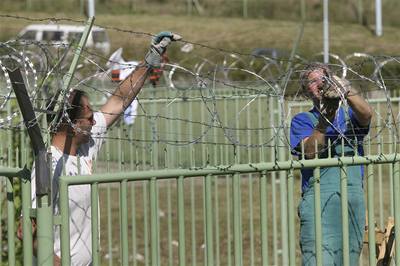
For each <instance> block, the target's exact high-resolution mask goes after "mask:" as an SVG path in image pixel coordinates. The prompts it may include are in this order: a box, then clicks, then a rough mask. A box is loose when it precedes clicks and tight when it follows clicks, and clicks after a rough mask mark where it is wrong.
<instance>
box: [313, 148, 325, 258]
mask: <svg viewBox="0 0 400 266" xmlns="http://www.w3.org/2000/svg"><path fill="white" fill-rule="evenodd" d="M315 147H316V148H315V158H318V150H317V141H316V143H315ZM320 175H321V171H320V167H315V168H314V179H315V180H314V221H315V255H316V256H315V258H316V263H317V265H323V260H322V226H321V183H320V181H321V180H320V177H321V176H320Z"/></svg>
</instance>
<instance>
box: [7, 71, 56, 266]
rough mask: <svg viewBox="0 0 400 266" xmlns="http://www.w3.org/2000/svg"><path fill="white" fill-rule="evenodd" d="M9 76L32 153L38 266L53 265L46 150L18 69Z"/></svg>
mask: <svg viewBox="0 0 400 266" xmlns="http://www.w3.org/2000/svg"><path fill="white" fill-rule="evenodd" d="M8 74H9V76H10V79H11V83H12V86H13V89H14V92H15V96H16V98H17V101H18V105H19V106H20V109H21V113H22V116H23V118H24V122H25V126H26V128H27V130H28V134H29V137H30V139H31V141H32V146H33V150H34V153H35V167H36V170H35V174H36V198H37V219H36V220H37V222H36V223H37V233H36V237H37V241H38V254H37V258H38V265H53V215H52V214H53V213H52V208H51V201H50V198H51V191H50V189H51V182H50V168H49V164H48V163H49V161H48V157H47V151H46V147H45V145H44V142H43V138H42V135H41V132H40V128H39V126H38V123H37V120H36V117H35V112H34V111H33V106H32V103H31V101H30V99H29V95H28V92H27V90H26V87H25V83H24V79H23V77H22V74H21V71H20V70H19V68H17V69H15V70H13V71H10V70H8Z"/></svg>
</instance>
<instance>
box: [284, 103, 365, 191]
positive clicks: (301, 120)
mask: <svg viewBox="0 0 400 266" xmlns="http://www.w3.org/2000/svg"><path fill="white" fill-rule="evenodd" d="M346 112H347V114H346ZM319 117H320V113H319V112H318V110H317V108H316V107H314V108H313V109H311V110H310V111H309V112H302V113H298V114H296V115H295V116H294V117H293V119H292V122H291V125H290V146H291V150H292V154H294V155H300V154H301V141H302V140H303V139H305V138H307V137H309V136H311V134H312V133H313V131H314V128H315V121H313V119H312V118H314V120H316V121H318V119H319ZM346 120H347V121H346ZM368 131H369V126H368V127H362V126H361V125H360V124H359V123H358V121H357V119H356V117H355V115H354V111H353V110H352V109H351V108H348V109H347V110H345V109H344V108H343V107H340V109H339V111H338V113H337V115H336V117H335V120H334V121H333V126H328V127H327V129H326V134H325V136H326V138H327V139H326V143H328V138H329V139H330V140H331V144H336V143H337V144H339V145H340V144H341V141H342V140H341V139H342V138H341V136H342V135H344V136H345V139H346V140H347V141H351V142H352V143H351V145H352V146H355V144H356V142H357V146H358V155H361V156H362V155H364V149H363V146H362V143H363V139H364V137H365V135H367V134H368ZM332 156H335V155H334V154H333V155H332ZM362 171H363V170H362ZM312 175H313V169H311V168H308V169H302V171H301V176H302V188H303V191H304V189H305V188H307V187H308V186H309V184H308V180H309V179H310V177H311V176H312Z"/></svg>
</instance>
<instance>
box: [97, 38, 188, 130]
mask: <svg viewBox="0 0 400 266" xmlns="http://www.w3.org/2000/svg"><path fill="white" fill-rule="evenodd" d="M180 39H181V37H180V36H179V35H177V34H174V33H172V32H166V31H164V32H160V33H159V34H157V35H156V36H155V37H154V38H153V40H152V43H151V45H150V49H149V52H148V53H147V54H146V57H145V59H144V61H143V63H142V64H140V65H139V66H138V67H136V69H135V70H134V71H133V72H132V73H131V74H130V75H129V76H128V77H127V78H126V79H125V80H123V81H122V82H121V83H120V84H119V85H118V87H117V88H116V90H115V91H114V92H113V94H112V95H111V96H110V97H109V98H108V99H107V102H106V103H105V104H104V105H103V106H102V107H101V108H100V111H101V112H102V113H103V114H104V116H105V119H106V124H107V127H110V126H111V125H112V124H113V123H114V122H115V121H116V120H117V119H118V118H119V117H120V115H121V114H122V113H123V112H124V111H125V109H126V108H127V107H128V106H129V105H130V104H131V103H132V101H133V100H134V99H135V97H136V96H137V95H138V93H139V92H140V90H141V89H142V87H143V84H144V82H145V80H146V78H147V76H148V74H149V71H150V69H152V68H153V67H159V66H160V65H161V60H162V58H161V57H162V55H163V54H164V53H165V51H166V50H167V47H168V45H169V44H170V43H171V42H172V41H176V40H180Z"/></svg>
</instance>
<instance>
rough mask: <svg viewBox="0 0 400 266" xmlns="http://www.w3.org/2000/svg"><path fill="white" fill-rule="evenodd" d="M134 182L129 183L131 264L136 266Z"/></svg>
mask: <svg viewBox="0 0 400 266" xmlns="http://www.w3.org/2000/svg"><path fill="white" fill-rule="evenodd" d="M135 196H136V193H135V182H132V183H131V215H132V220H131V224H132V256H133V265H134V266H136V265H137V263H136V253H137V243H136V242H137V240H136V207H135V205H136V200H135Z"/></svg>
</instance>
